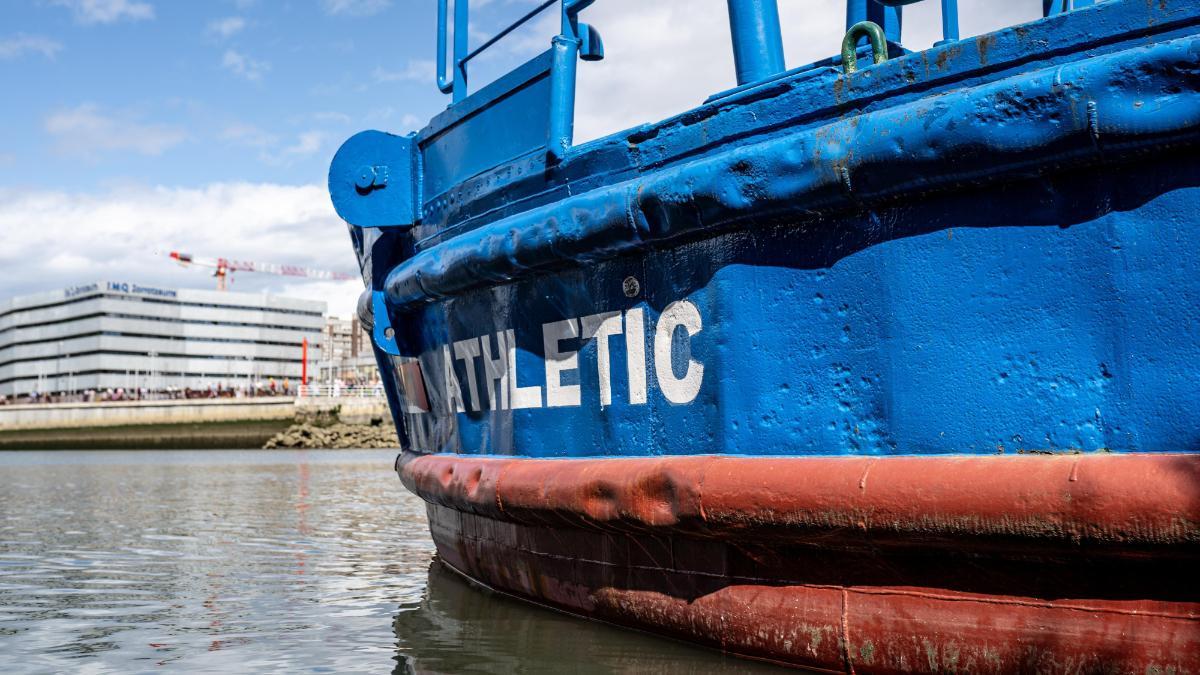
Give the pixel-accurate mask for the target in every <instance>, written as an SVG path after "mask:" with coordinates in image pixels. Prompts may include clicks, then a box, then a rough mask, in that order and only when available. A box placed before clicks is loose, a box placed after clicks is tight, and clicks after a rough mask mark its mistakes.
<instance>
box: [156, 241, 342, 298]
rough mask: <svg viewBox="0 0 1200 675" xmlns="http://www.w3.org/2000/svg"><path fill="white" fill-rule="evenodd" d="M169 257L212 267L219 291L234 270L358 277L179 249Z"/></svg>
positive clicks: (339, 278)
mask: <svg viewBox="0 0 1200 675" xmlns="http://www.w3.org/2000/svg"><path fill="white" fill-rule="evenodd" d="M167 257H169V258H170V259H171V260H174V261H175V262H177V263H179V264H180V265H181V266H183V267H191V266H193V265H194V266H197V267H210V268H212V270H213V274H212V275H213V276H214V277H216V279H217V290H218V291H223V290H226V289H227V288H228V285H229V284H230V283H231V282H232V277H233V273H234V272H260V273H263V274H278V275H281V276H285V277H299V278H301V279H320V280H325V281H343V280H346V279H356V278H357V277H355V276H354V275H353V274H346V273H345V272H333V271H330V270H317V269H312V268H310V267H301V266H299V265H279V264H276V263H264V262H252V261H249V260H232V259H229V258H197V257H195V256H193V255H192V254H190V253H180V252H179V251H171V252H170V253H169V254H167Z"/></svg>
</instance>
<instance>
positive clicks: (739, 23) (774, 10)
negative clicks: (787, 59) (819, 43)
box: [728, 0, 786, 85]
mask: <svg viewBox="0 0 1200 675" xmlns="http://www.w3.org/2000/svg"><path fill="white" fill-rule="evenodd" d="M728 4H729V33H730V35H731V36H732V38H733V63H734V67H735V69H736V70H737V83H738V84H739V85H742V84H746V83H748V82H758V81H759V80H765V79H767V78H768V77H771V76H772V75H775V74H777V73H782V72H783V71H784V70H785V69H786V66H785V65H784V63H783V38H782V37H781V35H780V32H779V7H778V6H777V5H776V4H775V0H728Z"/></svg>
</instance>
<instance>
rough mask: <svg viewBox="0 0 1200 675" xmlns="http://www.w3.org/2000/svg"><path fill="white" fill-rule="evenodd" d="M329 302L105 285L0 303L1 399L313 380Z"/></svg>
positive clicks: (245, 387)
mask: <svg viewBox="0 0 1200 675" xmlns="http://www.w3.org/2000/svg"><path fill="white" fill-rule="evenodd" d="M324 313H325V303H324V302H318V301H312V300H300V299H296V298H285V297H279V296H271V295H265V294H252V293H231V292H218V291H203V290H192V289H166V288H155V287H149V286H142V285H138V284H132V283H127V282H113V281H102V282H98V283H93V284H85V285H81V286H74V287H71V288H66V289H62V290H57V291H50V292H46V293H39V294H36V295H28V296H24V297H18V298H12V299H10V300H8V301H7V303H4V304H0V396H6V397H10V398H11V397H24V396H29V395H31V394H33V393H35V392H36V393H38V394H47V393H51V392H57V393H75V392H83V391H89V390H93V391H103V390H108V389H113V390H116V389H124V390H125V391H136V390H141V389H145V390H147V391H167V390H183V389H193V390H204V389H211V388H222V389H232V390H253V389H254V388H255V387H256V386H257V385H259V384H260V383H265V382H269V381H271V380H274V381H275V382H276V387H277V388H282V383H283V381H284V380H288V381H289V382H290V383H292V384H293V386H295V385H299V384H300V376H301V372H302V370H303V366H302V365H301V354H302V351H303V348H302V344H303V343H304V341H305V340H307V341H308V344H309V347H308V350H307V351H308V354H307V358H308V368H307V372H308V374H309V377H310V378H315V377H316V374H317V364H318V358H319V356H320V349H319V345H320V343H321V333H322V327H323V324H324V319H323V316H324Z"/></svg>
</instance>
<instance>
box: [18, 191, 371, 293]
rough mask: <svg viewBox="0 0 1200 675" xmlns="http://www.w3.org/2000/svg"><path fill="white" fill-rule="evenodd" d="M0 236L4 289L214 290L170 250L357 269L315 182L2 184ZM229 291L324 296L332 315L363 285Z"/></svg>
mask: <svg viewBox="0 0 1200 675" xmlns="http://www.w3.org/2000/svg"><path fill="white" fill-rule="evenodd" d="M0 232H4V233H5V242H4V246H3V247H0V265H2V266H3V267H4V269H6V270H7V273H6V275H5V279H6V281H5V286H4V288H3V291H2V293H3V295H16V294H21V293H27V292H36V291H38V290H46V289H50V288H57V287H62V286H67V285H70V284H76V283H84V282H87V281H92V280H96V279H104V278H111V279H115V280H128V281H136V282H139V283H145V284H152V285H159V286H167V287H194V288H212V287H213V284H212V280H211V278H210V277H209V276H207V275H206V274H205V273H204V272H203V271H202V270H199V269H183V268H180V267H178V266H177V265H174V264H173V263H171V261H170V260H168V259H167V258H166V257H165V255H163V254H165V252H167V251H172V250H178V251H184V252H188V253H192V254H194V255H197V256H205V257H218V256H221V257H226V258H237V259H243V260H259V261H264V262H274V263H283V264H292V265H304V266H308V267H315V268H320V269H332V270H337V271H341V272H346V273H350V274H353V273H354V272H355V271H356V268H355V264H354V254H353V251H352V249H351V247H350V240H349V237H348V236H347V235H346V226H345V224H344V223H343V222H342V221H341V220H340V219H338V217H337V215H336V214H334V212H333V206H332V205H331V204H330V202H329V193H328V191H327V188H326V187H325V186H324V185H317V184H314V185H273V184H263V183H214V184H210V185H206V186H203V187H198V188H178V187H148V186H143V187H135V188H126V189H121V190H113V191H109V192H105V193H101V194H82V193H75V192H68V191H29V190H16V189H10V190H5V189H0ZM156 251H157V252H160V253H162V254H160V255H156V254H155V252H156ZM51 252H52V253H51ZM231 290H235V291H254V292H258V291H269V292H273V293H279V294H287V295H294V296H300V297H310V298H314V299H318V300H326V301H327V302H329V303H330V309H331V311H333V312H334V313H336V314H340V315H341V316H349V315H350V312H352V311H353V308H354V302H355V300H356V299H357V298H358V294H359V293H360V292H361V291H362V283H361V282H358V281H349V282H298V281H296V280H295V279H291V278H288V277H277V276H271V275H265V274H240V273H239V274H238V275H237V276H236V277H235V281H234V285H233V287H232V289H231Z"/></svg>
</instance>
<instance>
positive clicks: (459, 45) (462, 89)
mask: <svg viewBox="0 0 1200 675" xmlns="http://www.w3.org/2000/svg"><path fill="white" fill-rule="evenodd" d="M468 6H469V3H468V1H467V0H454V96H453V97H452V98H451V100H452V101H454V102H455V103H457V102H458V101H461V100H463V99H464V98H466V97H467V62H466V58H467V51H468V49H467V38H468V37H469V35H470V29H469V28H468V27H467V9H468Z"/></svg>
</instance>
